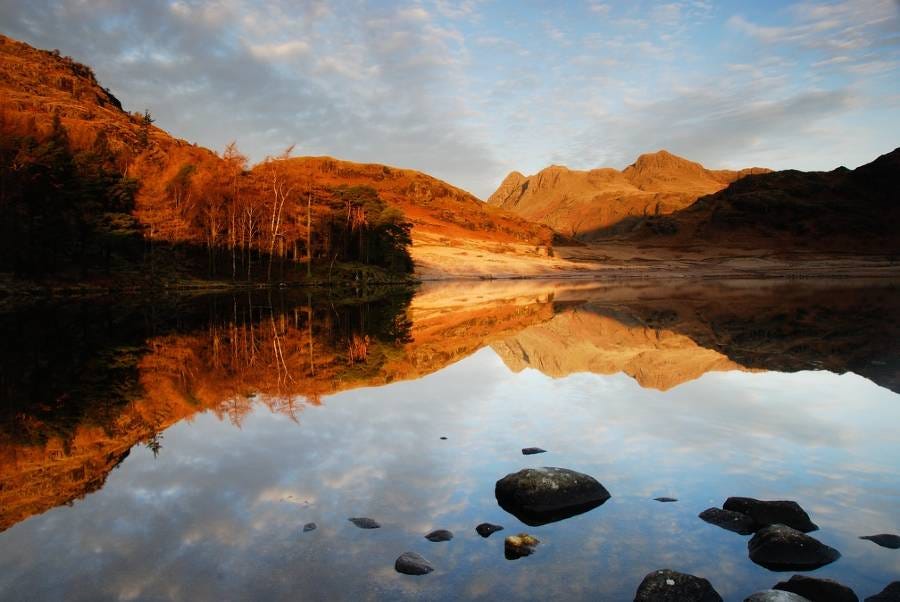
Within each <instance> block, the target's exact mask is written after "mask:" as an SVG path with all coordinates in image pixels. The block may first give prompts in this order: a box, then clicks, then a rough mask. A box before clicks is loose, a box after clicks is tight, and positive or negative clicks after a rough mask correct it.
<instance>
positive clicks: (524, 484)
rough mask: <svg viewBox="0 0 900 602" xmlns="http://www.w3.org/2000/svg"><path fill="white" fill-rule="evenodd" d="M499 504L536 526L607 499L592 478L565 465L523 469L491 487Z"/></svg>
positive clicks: (604, 491) (566, 516) (581, 510)
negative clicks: (564, 466) (562, 466)
mask: <svg viewBox="0 0 900 602" xmlns="http://www.w3.org/2000/svg"><path fill="white" fill-rule="evenodd" d="M494 495H495V496H496V497H497V503H499V504H500V507H501V508H503V509H504V510H506V511H507V512H509V513H510V514H512V515H513V516H515V517H516V518H518V519H519V520H520V521H522V522H523V523H525V524H526V525H531V526H538V525H545V524H547V523H552V522H555V521H558V520H562V519H565V518H569V517H571V516H575V515H576V514H581V513H582V512H587V511H588V510H591V509H593V508H596V507H597V506H599V505H600V504H602V503H603V502H605V501H606V500H608V499H609V497H610V495H609V492H608V491H607V490H606V488H605V487H603V485H601V484H600V483H599V482H598V481H597V480H596V479H595V478H593V477H591V476H588V475H586V474H582V473H580V472H575V471H574V470H569V469H567V468H552V467H544V468H526V469H524V470H520V471H519V472H514V473H512V474H508V475H506V476H505V477H503V478H502V479H500V480H499V481H497V485H496V487H495V488H494Z"/></svg>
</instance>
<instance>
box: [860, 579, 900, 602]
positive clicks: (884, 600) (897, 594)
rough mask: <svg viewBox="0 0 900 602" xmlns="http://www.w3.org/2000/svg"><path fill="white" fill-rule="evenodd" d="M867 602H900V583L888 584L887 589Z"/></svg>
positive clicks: (866, 601)
mask: <svg viewBox="0 0 900 602" xmlns="http://www.w3.org/2000/svg"><path fill="white" fill-rule="evenodd" d="M865 602H900V581H893V582H891V583H888V585H887V587H885V588H884V589H883V590H881V591H880V592H878V593H877V594H875V595H874V596H869V597H868V598H866V600H865Z"/></svg>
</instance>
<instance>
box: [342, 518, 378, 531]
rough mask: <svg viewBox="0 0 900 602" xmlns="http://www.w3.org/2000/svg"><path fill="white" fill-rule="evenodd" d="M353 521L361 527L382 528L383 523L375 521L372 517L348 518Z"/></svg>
mask: <svg viewBox="0 0 900 602" xmlns="http://www.w3.org/2000/svg"><path fill="white" fill-rule="evenodd" d="M347 520H349V521H350V522H351V523H353V524H354V525H356V526H357V527H359V528H360V529H380V528H381V524H380V523H378V521H374V520H372V519H371V518H365V517H360V518H348V519H347Z"/></svg>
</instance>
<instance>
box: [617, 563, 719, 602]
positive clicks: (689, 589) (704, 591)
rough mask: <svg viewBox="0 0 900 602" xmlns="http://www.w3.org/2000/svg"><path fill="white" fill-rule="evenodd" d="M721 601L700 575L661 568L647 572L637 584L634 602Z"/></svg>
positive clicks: (710, 585)
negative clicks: (638, 584)
mask: <svg viewBox="0 0 900 602" xmlns="http://www.w3.org/2000/svg"><path fill="white" fill-rule="evenodd" d="M685 600H693V601H696V602H721V601H722V596H720V595H719V593H718V592H717V591H716V590H714V589H713V586H712V584H710V582H709V581H707V580H706V579H704V578H702V577H695V576H694V575H687V574H685V573H679V572H677V571H673V570H671V569H661V570H658V571H653V572H652V573H648V574H647V576H646V577H644V580H643V581H641V584H640V586H638V590H637V593H636V594H635V595H634V601H635V602H684V601H685Z"/></svg>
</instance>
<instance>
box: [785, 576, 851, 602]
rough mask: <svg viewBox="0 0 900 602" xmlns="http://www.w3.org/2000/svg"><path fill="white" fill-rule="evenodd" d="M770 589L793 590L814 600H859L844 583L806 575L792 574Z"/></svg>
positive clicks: (820, 601) (848, 601)
mask: <svg viewBox="0 0 900 602" xmlns="http://www.w3.org/2000/svg"><path fill="white" fill-rule="evenodd" d="M772 589H778V590H782V591H786V592H793V593H795V594H798V595H800V596H803V597H804V598H809V599H810V600H815V602H859V597H858V596H857V595H856V594H855V593H853V590H852V589H850V588H849V587H847V586H846V585H842V584H840V583H838V582H837V581H833V580H831V579H818V578H816V577H807V576H806V575H794V576H793V577H791V578H790V579H788V580H787V581H781V582H779V583H776V584H775V585H773V586H772Z"/></svg>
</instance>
